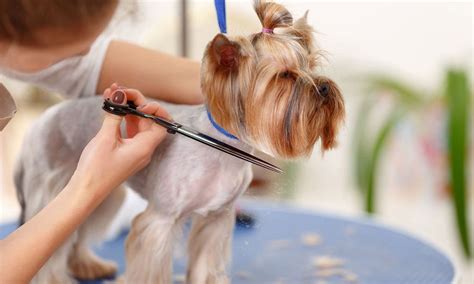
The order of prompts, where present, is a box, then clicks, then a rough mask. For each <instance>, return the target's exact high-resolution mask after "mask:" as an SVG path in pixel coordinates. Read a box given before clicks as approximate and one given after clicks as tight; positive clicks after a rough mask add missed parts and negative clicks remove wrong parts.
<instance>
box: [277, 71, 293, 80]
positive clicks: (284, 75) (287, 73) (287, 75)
mask: <svg viewBox="0 0 474 284" xmlns="http://www.w3.org/2000/svg"><path fill="white" fill-rule="evenodd" d="M292 77H293V75H292V74H291V72H290V71H288V70H286V71H284V72H281V73H280V78H285V79H290V78H292Z"/></svg>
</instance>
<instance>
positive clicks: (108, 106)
mask: <svg viewBox="0 0 474 284" xmlns="http://www.w3.org/2000/svg"><path fill="white" fill-rule="evenodd" d="M102 109H103V110H105V111H107V112H109V113H112V114H115V115H120V116H125V115H127V114H131V115H136V116H140V117H143V118H147V119H151V120H153V121H154V122H155V123H157V124H159V125H161V126H163V127H164V128H166V129H167V131H168V133H171V134H176V133H179V134H181V135H184V136H186V137H188V138H191V139H193V140H195V141H198V142H201V143H203V144H205V145H207V146H210V147H212V148H215V149H217V150H219V151H222V152H224V153H227V154H229V155H232V156H234V157H237V158H239V159H242V160H244V161H247V162H250V163H252V164H255V165H257V166H260V167H262V168H265V169H267V170H271V171H274V172H277V173H283V170H282V169H280V168H279V167H277V166H275V165H273V164H271V163H269V162H266V161H264V160H262V159H260V158H257V157H255V156H253V155H251V154H249V153H246V152H244V151H242V150H240V149H237V148H235V147H233V146H231V145H228V144H226V143H224V142H222V141H219V140H217V139H215V138H213V137H211V136H208V135H206V134H204V133H201V132H199V131H196V130H194V129H192V128H189V127H186V126H183V125H181V124H179V123H177V122H174V121H169V120H166V119H164V118H162V117H158V116H154V115H150V114H146V113H143V112H141V111H138V110H137V109H136V106H135V104H134V103H133V102H132V101H127V104H126V105H121V104H115V103H113V102H112V101H111V100H110V99H106V100H105V101H104V105H103V106H102Z"/></svg>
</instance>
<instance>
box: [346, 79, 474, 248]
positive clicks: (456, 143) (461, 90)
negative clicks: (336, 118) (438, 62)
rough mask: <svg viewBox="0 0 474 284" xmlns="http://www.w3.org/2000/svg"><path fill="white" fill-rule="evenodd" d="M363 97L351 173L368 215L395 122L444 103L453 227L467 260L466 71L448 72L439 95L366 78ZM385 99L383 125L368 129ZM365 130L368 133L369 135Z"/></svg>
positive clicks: (395, 83) (394, 81)
mask: <svg viewBox="0 0 474 284" xmlns="http://www.w3.org/2000/svg"><path fill="white" fill-rule="evenodd" d="M367 86H368V90H367V94H369V95H368V96H366V97H365V98H364V100H363V102H362V104H361V108H360V109H359V112H358V114H357V119H356V125H355V129H354V133H355V136H354V142H355V143H354V145H355V148H354V172H355V179H356V182H357V186H358V188H359V189H360V192H361V194H362V195H363V197H364V207H365V210H366V211H367V212H368V213H369V214H372V213H374V212H375V211H376V208H377V206H376V200H377V199H376V193H377V175H378V172H379V166H380V160H381V159H382V157H383V154H384V149H385V147H386V145H387V143H388V142H389V141H390V137H391V134H392V132H393V130H394V129H395V128H396V126H397V125H398V123H399V122H400V121H402V120H403V119H404V118H405V117H406V116H407V115H408V114H411V113H416V112H417V111H420V110H422V109H423V108H426V107H427V106H429V105H430V104H431V103H432V102H433V101H438V100H439V99H440V98H445V99H446V111H447V112H448V117H449V121H448V129H447V141H448V148H449V149H448V157H449V160H450V167H449V171H450V177H451V178H450V186H451V188H452V190H453V195H452V200H453V205H454V207H455V211H456V223H457V225H458V233H459V237H460V241H461V244H462V247H463V250H464V253H465V255H466V256H467V257H470V256H471V250H470V243H469V227H468V221H467V214H468V211H469V210H468V204H467V202H466V198H467V189H466V170H467V169H466V167H467V165H466V156H467V151H468V149H467V148H468V141H467V139H468V137H469V136H468V135H467V132H468V129H469V128H468V121H469V106H470V104H469V97H470V90H469V82H468V80H467V75H466V73H465V72H463V71H460V70H448V72H447V75H446V88H445V89H444V92H440V93H439V94H438V93H436V94H431V95H430V96H427V95H426V93H424V92H421V91H419V90H417V89H416V88H414V87H412V86H409V85H408V84H405V83H403V82H401V81H399V80H397V79H395V78H391V77H388V76H369V77H368V78H367ZM381 93H383V94H387V95H389V97H390V99H391V102H392V108H391V109H390V110H389V112H388V114H387V115H386V118H385V120H384V121H383V122H382V123H381V124H380V125H379V126H378V127H376V128H375V130H373V127H371V124H370V123H371V120H370V114H371V112H372V111H373V110H374V109H376V108H377V107H378V106H379V104H378V99H379V97H378V96H377V95H379V94H381ZM369 129H371V131H372V132H373V133H369V131H368V130H369Z"/></svg>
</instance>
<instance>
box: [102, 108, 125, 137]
mask: <svg viewBox="0 0 474 284" xmlns="http://www.w3.org/2000/svg"><path fill="white" fill-rule="evenodd" d="M122 119H123V117H121V116H119V115H115V114H111V113H108V112H105V115H104V122H103V123H102V128H101V129H100V131H99V133H102V134H103V135H106V136H109V137H114V138H120V137H121V135H120V124H121V123H122Z"/></svg>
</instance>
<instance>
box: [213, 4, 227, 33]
mask: <svg viewBox="0 0 474 284" xmlns="http://www.w3.org/2000/svg"><path fill="white" fill-rule="evenodd" d="M214 6H216V14H217V23H218V24H219V29H220V30H221V33H223V34H225V33H227V20H226V16H225V15H226V14H225V0H214Z"/></svg>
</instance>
